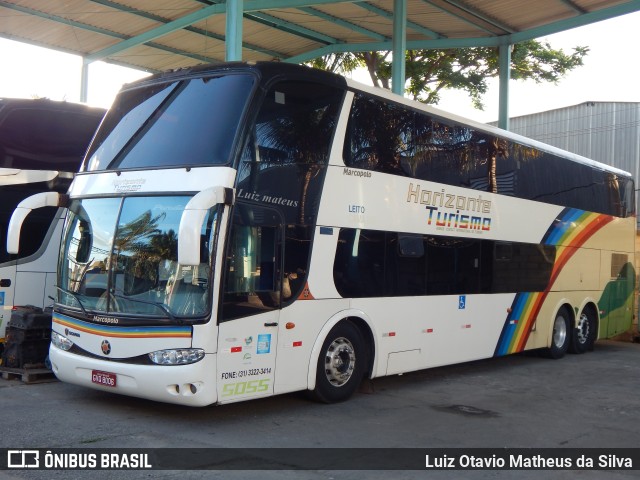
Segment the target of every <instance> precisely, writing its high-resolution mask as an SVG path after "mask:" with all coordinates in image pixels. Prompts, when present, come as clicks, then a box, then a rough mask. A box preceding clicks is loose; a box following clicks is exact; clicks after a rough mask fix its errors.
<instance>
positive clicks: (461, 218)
mask: <svg viewBox="0 0 640 480" xmlns="http://www.w3.org/2000/svg"><path fill="white" fill-rule="evenodd" d="M407 202H408V203H420V204H422V205H425V208H426V209H427V210H428V211H429V215H428V217H427V225H435V226H436V227H440V228H447V229H455V230H458V229H460V230H479V231H489V230H491V217H488V216H484V215H477V214H476V213H479V214H490V213H491V200H486V199H483V198H482V195H478V196H477V197H467V196H465V195H452V194H450V193H447V192H446V190H445V189H444V188H443V189H441V190H440V191H439V192H435V191H432V190H425V189H422V188H421V187H420V185H415V186H414V184H413V183H410V184H409V191H408V193H407ZM441 209H446V210H448V211H446V210H445V211H441Z"/></svg>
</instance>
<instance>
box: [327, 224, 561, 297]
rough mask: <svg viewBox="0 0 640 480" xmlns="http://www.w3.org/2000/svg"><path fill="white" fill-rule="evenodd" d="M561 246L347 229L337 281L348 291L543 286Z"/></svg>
mask: <svg viewBox="0 0 640 480" xmlns="http://www.w3.org/2000/svg"><path fill="white" fill-rule="evenodd" d="M554 261H555V247H552V246H548V245H538V244H526V243H513V242H509V243H507V242H496V241H493V240H475V239H465V238H457V237H445V236H436V235H416V234H405V233H395V232H381V231H372V230H360V229H342V230H341V231H340V236H339V238H338V248H337V251H336V257H335V261H334V269H333V272H334V281H335V284H336V288H337V290H338V292H339V293H340V295H342V296H343V297H356V298H357V297H385V296H388V297H395V296H418V295H454V294H474V293H507V292H511V293H515V292H527V291H543V290H544V289H545V288H546V287H547V284H548V282H549V279H550V276H551V270H552V268H553V263H554Z"/></svg>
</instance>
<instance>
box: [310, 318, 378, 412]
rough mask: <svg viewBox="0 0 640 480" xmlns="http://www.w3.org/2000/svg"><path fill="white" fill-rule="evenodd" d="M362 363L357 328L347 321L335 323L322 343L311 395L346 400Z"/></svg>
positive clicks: (363, 355) (325, 399)
mask: <svg viewBox="0 0 640 480" xmlns="http://www.w3.org/2000/svg"><path fill="white" fill-rule="evenodd" d="M366 365H367V358H366V349H365V345H364V341H363V340H362V335H361V334H360V331H359V330H358V329H357V328H356V326H355V325H353V324H352V323H351V322H348V321H343V322H340V323H338V324H337V325H336V326H335V327H333V328H332V329H331V331H330V332H329V335H327V338H326V339H325V341H324V343H323V344H322V350H320V356H319V357H318V366H317V370H316V387H315V389H314V390H313V391H312V392H311V393H312V397H313V398H314V399H315V400H318V401H320V402H324V403H334V402H342V401H344V400H347V399H348V398H349V397H351V395H353V393H354V392H355V391H356V389H357V388H358V386H359V385H360V382H361V381H362V378H363V376H364V373H365V370H366Z"/></svg>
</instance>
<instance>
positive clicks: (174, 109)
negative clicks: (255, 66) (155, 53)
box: [84, 74, 254, 171]
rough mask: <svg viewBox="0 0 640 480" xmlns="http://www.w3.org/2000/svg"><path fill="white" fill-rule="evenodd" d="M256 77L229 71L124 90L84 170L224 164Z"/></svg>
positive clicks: (98, 136)
mask: <svg viewBox="0 0 640 480" xmlns="http://www.w3.org/2000/svg"><path fill="white" fill-rule="evenodd" d="M253 84H254V77H253V76H252V75H247V74H243V75H241V74H228V75H223V76H214V77H206V78H192V79H186V80H180V81H176V82H169V83H160V84H151V85H147V86H141V87H137V88H133V89H131V90H128V91H124V92H122V93H120V95H119V96H118V98H117V100H116V102H115V103H114V105H113V106H112V107H111V109H110V110H109V112H108V114H107V116H106V117H105V121H104V124H103V125H102V128H101V129H100V131H99V133H98V135H97V136H96V138H95V140H94V142H93V144H92V145H91V149H90V150H89V153H88V155H87V160H86V165H85V166H84V170H86V171H93V170H123V169H139V168H162V167H175V166H183V165H184V166H189V165H225V164H228V163H229V161H230V158H229V155H230V152H231V147H232V145H233V139H234V137H235V134H236V130H237V127H238V124H239V122H240V119H241V118H242V114H243V112H244V107H245V105H246V103H247V100H248V99H249V97H250V93H251V90H252V87H253Z"/></svg>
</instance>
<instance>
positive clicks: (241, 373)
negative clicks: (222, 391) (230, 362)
mask: <svg viewBox="0 0 640 480" xmlns="http://www.w3.org/2000/svg"><path fill="white" fill-rule="evenodd" d="M270 374H271V368H270V367H269V368H250V369H248V370H238V371H237V372H223V373H222V374H221V375H220V379H221V380H229V379H233V378H244V377H254V376H256V375H270Z"/></svg>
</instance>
